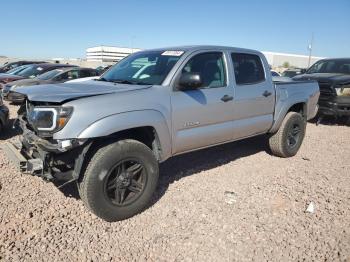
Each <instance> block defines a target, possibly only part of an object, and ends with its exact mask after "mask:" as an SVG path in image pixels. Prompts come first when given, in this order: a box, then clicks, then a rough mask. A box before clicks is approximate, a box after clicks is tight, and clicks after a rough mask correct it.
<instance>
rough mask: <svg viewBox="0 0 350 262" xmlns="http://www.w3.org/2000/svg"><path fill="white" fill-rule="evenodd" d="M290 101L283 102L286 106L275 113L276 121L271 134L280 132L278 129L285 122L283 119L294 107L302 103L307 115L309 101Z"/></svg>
mask: <svg viewBox="0 0 350 262" xmlns="http://www.w3.org/2000/svg"><path fill="white" fill-rule="evenodd" d="M291 98H292V97H291ZM288 100H289V101H288ZM288 100H287V101H284V102H283V103H284V105H283V107H282V108H281V110H280V111H279V112H275V121H274V123H273V125H272V127H271V129H270V131H269V133H275V132H277V131H278V129H279V128H280V126H281V124H282V122H283V119H284V118H285V117H286V115H287V113H288V112H289V109H291V108H292V107H293V106H294V105H296V104H301V103H302V104H304V113H305V114H307V100H305V99H298V100H292V99H288Z"/></svg>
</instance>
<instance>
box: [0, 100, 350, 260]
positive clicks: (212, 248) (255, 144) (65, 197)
mask: <svg viewBox="0 0 350 262" xmlns="http://www.w3.org/2000/svg"><path fill="white" fill-rule="evenodd" d="M10 108H11V113H12V117H14V114H15V109H16V108H15V107H14V106H10ZM15 135H16V131H7V133H5V134H3V135H2V137H1V138H0V143H2V142H3V141H4V140H5V139H11V137H14V136H15ZM349 157H350V127H347V126H343V125H339V126H335V125H320V126H315V125H314V124H308V127H307V135H306V138H305V140H304V144H303V146H302V148H301V150H300V151H299V153H298V154H297V155H296V156H295V157H293V158H290V159H281V158H277V157H273V156H271V155H270V154H269V150H268V147H267V144H266V140H264V139H263V138H261V137H260V138H254V139H248V140H245V141H240V142H235V143H231V144H228V145H224V146H219V147H215V148H211V149H208V150H202V151H200V152H196V153H192V154H188V155H184V156H179V157H176V158H174V159H171V160H170V161H167V162H166V163H165V164H163V165H162V166H161V178H160V185H159V188H158V191H157V193H156V196H155V197H154V200H153V203H152V205H151V207H150V208H149V209H147V210H146V211H145V212H143V213H142V214H140V215H137V216H135V217H133V218H131V219H128V220H126V221H122V222H116V223H107V222H104V221H102V220H101V219H99V218H97V217H95V216H94V215H92V214H91V213H89V212H88V211H87V210H86V209H85V207H84V205H83V203H82V202H81V201H80V200H79V197H78V195H77V191H76V188H75V186H69V187H67V188H65V189H64V190H62V191H60V190H59V189H57V188H56V187H55V186H54V185H53V184H52V183H46V182H44V181H43V180H41V179H40V178H38V177H32V176H27V175H22V174H20V173H19V172H18V171H16V169H15V168H14V167H13V166H12V165H11V164H10V163H9V161H8V159H7V158H6V156H5V155H4V153H3V152H0V173H1V174H0V199H1V200H0V260H6V261H7V260H9V261H11V260H13V261H20V260H27V261H44V260H45V261H57V260H64V261H73V260H74V261H80V260H82V261H86V260H91V261H129V260H130V261H133V260H137V261H144V260H151V261H174V260H189V261H191V260H196V261H251V260H255V261H264V260H269V261H291V260H293V261H296V260H306V261H312V260H314V261H321V260H322V261H323V260H327V261H350V161H349V160H350V158H349ZM310 203H313V204H314V207H315V209H314V212H313V213H308V212H305V210H306V209H307V207H308V206H309V204H310Z"/></svg>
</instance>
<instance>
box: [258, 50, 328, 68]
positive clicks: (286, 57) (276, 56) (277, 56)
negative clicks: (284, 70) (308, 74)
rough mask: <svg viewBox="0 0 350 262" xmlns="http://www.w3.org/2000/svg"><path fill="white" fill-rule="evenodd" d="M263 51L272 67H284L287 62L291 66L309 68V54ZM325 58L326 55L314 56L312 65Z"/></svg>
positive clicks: (311, 60) (311, 61)
mask: <svg viewBox="0 0 350 262" xmlns="http://www.w3.org/2000/svg"><path fill="white" fill-rule="evenodd" d="M262 53H263V54H264V55H265V56H266V59H267V61H268V62H269V64H270V65H271V66H272V68H276V67H282V65H283V64H284V63H286V62H287V63H288V64H289V66H290V67H298V68H307V67H308V64H309V56H306V55H295V54H284V53H275V52H266V51H262ZM323 58H324V57H316V56H312V57H311V59H310V66H311V65H312V64H314V63H315V62H316V61H318V60H320V59H323Z"/></svg>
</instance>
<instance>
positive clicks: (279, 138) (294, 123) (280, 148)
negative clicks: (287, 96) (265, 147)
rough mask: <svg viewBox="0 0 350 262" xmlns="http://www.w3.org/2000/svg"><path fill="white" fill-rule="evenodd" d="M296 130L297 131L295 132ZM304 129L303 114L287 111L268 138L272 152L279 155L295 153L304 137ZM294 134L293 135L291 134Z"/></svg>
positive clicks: (289, 155)
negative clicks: (276, 129) (278, 125)
mask: <svg viewBox="0 0 350 262" xmlns="http://www.w3.org/2000/svg"><path fill="white" fill-rule="evenodd" d="M297 130H299V131H298V132H297ZM305 131H306V121H305V119H304V118H303V116H302V115H301V114H300V113H296V112H289V113H288V114H287V115H286V116H285V118H284V119H283V122H282V124H281V126H280V128H279V130H278V131H277V133H275V134H273V135H272V136H271V137H270V139H269V145H270V149H271V151H272V153H273V154H274V155H276V156H279V157H292V156H294V155H296V153H297V152H298V150H299V148H300V146H301V144H302V142H303V139H304V137H305ZM294 134H295V136H293V135H294ZM292 137H294V139H293V138H292ZM293 140H294V143H293Z"/></svg>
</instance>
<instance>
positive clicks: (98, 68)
mask: <svg viewBox="0 0 350 262" xmlns="http://www.w3.org/2000/svg"><path fill="white" fill-rule="evenodd" d="M111 67H112V66H111V65H107V66H98V67H96V70H97V72H98V74H99V75H102V74H103V73H104V72H106V71H107V70H108V69H110V68H111Z"/></svg>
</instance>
